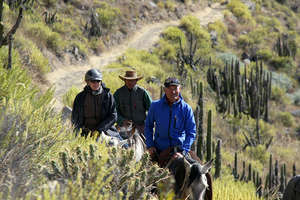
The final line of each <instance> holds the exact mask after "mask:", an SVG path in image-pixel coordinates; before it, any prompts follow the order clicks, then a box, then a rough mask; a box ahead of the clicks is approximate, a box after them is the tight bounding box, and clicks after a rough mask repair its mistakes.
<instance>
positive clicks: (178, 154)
mask: <svg viewBox="0 0 300 200" xmlns="http://www.w3.org/2000/svg"><path fill="white" fill-rule="evenodd" d="M172 157H173V158H182V157H183V155H182V154H181V153H178V152H177V153H174V154H173V156H172Z"/></svg>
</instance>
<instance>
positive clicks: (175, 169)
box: [166, 156, 213, 200]
mask: <svg viewBox="0 0 300 200" xmlns="http://www.w3.org/2000/svg"><path fill="white" fill-rule="evenodd" d="M212 163H213V160H210V161H209V162H207V163H205V164H204V165H201V164H200V163H199V162H198V161H195V160H194V161H193V163H192V164H191V163H190V161H188V160H187V159H186V158H185V157H184V156H181V157H180V158H176V159H173V158H171V159H170V161H169V162H168V164H167V165H166V167H168V168H169V169H170V171H171V172H172V173H173V175H174V178H175V188H174V189H175V194H176V196H177V197H178V198H180V199H188V198H189V197H190V196H192V199H194V200H212V182H211V176H210V174H209V170H210V169H211V167H212Z"/></svg>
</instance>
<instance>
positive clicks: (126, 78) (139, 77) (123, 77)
mask: <svg viewBox="0 0 300 200" xmlns="http://www.w3.org/2000/svg"><path fill="white" fill-rule="evenodd" d="M119 78H120V79H121V80H123V81H125V80H137V81H139V80H141V79H142V78H144V76H138V77H126V76H122V75H119Z"/></svg>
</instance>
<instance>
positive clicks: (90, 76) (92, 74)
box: [84, 69, 102, 81]
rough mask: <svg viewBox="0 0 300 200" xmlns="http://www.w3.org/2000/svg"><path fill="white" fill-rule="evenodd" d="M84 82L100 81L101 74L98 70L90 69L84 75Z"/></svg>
mask: <svg viewBox="0 0 300 200" xmlns="http://www.w3.org/2000/svg"><path fill="white" fill-rule="evenodd" d="M84 80H85V81H94V80H95V81H96V80H98V81H102V73H101V72H100V71H99V70H98V69H90V70H89V71H87V72H86V73H85V77H84Z"/></svg>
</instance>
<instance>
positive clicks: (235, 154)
mask: <svg viewBox="0 0 300 200" xmlns="http://www.w3.org/2000/svg"><path fill="white" fill-rule="evenodd" d="M232 174H233V177H234V178H235V179H236V180H237V179H238V178H239V174H238V162H237V152H235V153H234V166H233V170H232Z"/></svg>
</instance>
